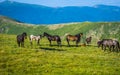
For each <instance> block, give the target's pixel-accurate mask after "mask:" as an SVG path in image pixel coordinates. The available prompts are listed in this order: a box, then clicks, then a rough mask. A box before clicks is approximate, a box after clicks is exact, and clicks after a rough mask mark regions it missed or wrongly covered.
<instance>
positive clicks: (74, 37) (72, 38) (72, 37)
mask: <svg viewBox="0 0 120 75" xmlns="http://www.w3.org/2000/svg"><path fill="white" fill-rule="evenodd" d="M82 35H83V33H79V34H76V35H67V36H66V40H67V43H68V46H70V44H69V41H76V46H78V43H79V42H80V39H81V36H82Z"/></svg>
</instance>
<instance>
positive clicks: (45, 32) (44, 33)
mask: <svg viewBox="0 0 120 75" xmlns="http://www.w3.org/2000/svg"><path fill="white" fill-rule="evenodd" d="M44 34H46V35H47V36H52V35H50V34H48V33H46V32H44Z"/></svg>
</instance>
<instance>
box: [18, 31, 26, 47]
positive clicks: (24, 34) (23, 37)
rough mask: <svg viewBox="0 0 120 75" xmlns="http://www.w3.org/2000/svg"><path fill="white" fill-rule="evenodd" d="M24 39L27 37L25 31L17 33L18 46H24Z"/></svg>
mask: <svg viewBox="0 0 120 75" xmlns="http://www.w3.org/2000/svg"><path fill="white" fill-rule="evenodd" d="M24 39H27V33H26V32H23V33H22V34H21V35H17V44H18V46H19V47H20V46H21V47H24Z"/></svg>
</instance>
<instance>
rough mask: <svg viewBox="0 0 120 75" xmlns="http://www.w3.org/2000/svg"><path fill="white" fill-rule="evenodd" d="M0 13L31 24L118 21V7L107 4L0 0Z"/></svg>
mask: <svg viewBox="0 0 120 75" xmlns="http://www.w3.org/2000/svg"><path fill="white" fill-rule="evenodd" d="M0 8H1V9H0V15H5V16H8V17H11V18H14V19H16V20H18V21H21V22H24V23H31V24H58V23H69V22H85V21H90V22H117V21H118V22H119V21H120V7H118V6H109V5H96V6H93V7H89V6H81V7H78V6H67V7H57V8H56V7H47V6H43V5H35V4H26V3H19V2H10V1H4V2H0Z"/></svg>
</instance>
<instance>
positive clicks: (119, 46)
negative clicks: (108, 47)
mask: <svg viewBox="0 0 120 75" xmlns="http://www.w3.org/2000/svg"><path fill="white" fill-rule="evenodd" d="M117 45H118V49H119V51H120V44H119V42H118V44H117Z"/></svg>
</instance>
